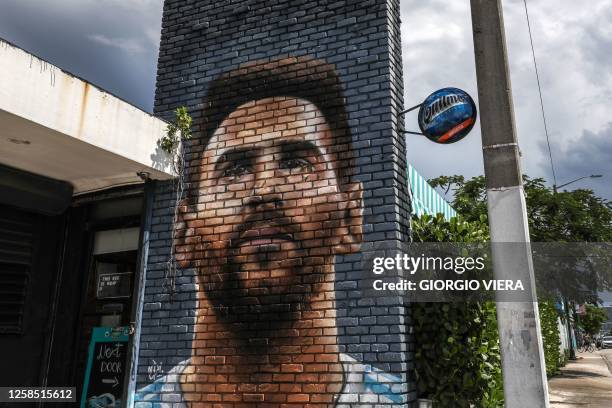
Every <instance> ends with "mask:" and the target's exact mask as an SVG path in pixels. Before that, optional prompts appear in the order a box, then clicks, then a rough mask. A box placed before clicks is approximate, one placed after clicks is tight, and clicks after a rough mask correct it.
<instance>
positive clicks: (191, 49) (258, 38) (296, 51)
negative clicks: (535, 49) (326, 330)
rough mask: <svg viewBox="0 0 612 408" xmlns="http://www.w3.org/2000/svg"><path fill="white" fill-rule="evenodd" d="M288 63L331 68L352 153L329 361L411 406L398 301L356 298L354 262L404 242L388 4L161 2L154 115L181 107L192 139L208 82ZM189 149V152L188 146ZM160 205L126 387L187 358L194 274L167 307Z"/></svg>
mask: <svg viewBox="0 0 612 408" xmlns="http://www.w3.org/2000/svg"><path fill="white" fill-rule="evenodd" d="M295 56H310V57H313V58H316V59H321V60H324V61H326V62H327V63H330V64H333V65H334V66H335V69H336V71H337V73H338V75H339V77H340V80H341V83H342V87H343V90H344V96H345V98H346V110H347V114H348V119H349V120H348V122H349V125H350V127H351V131H352V135H353V147H354V149H356V150H357V152H358V153H357V159H356V165H357V168H358V170H357V176H356V177H357V179H359V180H360V181H361V182H362V183H363V186H364V240H363V241H364V242H363V244H362V246H361V253H360V254H353V255H346V256H338V257H337V260H336V291H337V295H336V309H337V317H336V324H337V326H338V335H339V336H340V338H341V350H340V351H341V352H344V353H347V354H349V355H351V356H353V357H354V358H356V359H357V360H359V361H363V362H365V363H369V364H372V365H373V366H375V367H377V368H379V369H381V370H384V371H387V372H391V373H394V374H398V375H401V376H402V378H403V381H404V384H403V393H404V397H405V400H406V401H413V400H414V399H415V398H416V392H415V384H414V381H413V379H412V378H410V377H409V375H408V372H409V370H410V369H411V368H412V367H413V362H412V361H413V354H414V339H413V337H412V335H411V334H410V310H409V307H407V306H405V305H403V304H402V300H401V299H400V298H393V297H386V298H382V297H377V298H370V297H366V296H364V293H363V289H364V288H365V287H367V285H368V284H369V282H370V280H369V279H370V278H371V271H368V270H367V267H364V264H365V265H367V262H366V261H364V260H366V259H367V258H368V257H370V256H372V254H373V253H381V252H384V253H386V254H387V255H389V256H393V254H394V253H395V252H396V251H400V250H401V249H402V244H403V243H405V242H406V241H407V240H408V236H409V216H410V203H409V198H408V194H407V180H406V167H407V164H406V159H405V151H406V146H405V142H404V138H403V137H402V136H401V134H400V132H399V131H400V130H401V127H402V126H403V125H402V121H400V120H398V119H397V114H398V112H400V111H401V110H402V108H403V102H402V95H403V89H402V65H401V44H400V19H399V1H398V0H389V1H385V0H355V1H333V0H330V1H326V0H286V1H284V0H275V1H261V0H239V1H229V0H222V1H201V0H166V1H165V4H164V14H163V23H162V40H161V46H160V53H159V65H158V77H157V90H156V96H155V114H156V115H158V116H160V117H162V118H165V119H171V118H172V111H173V110H174V109H175V108H176V107H178V106H181V105H184V106H187V107H188V109H189V111H190V113H191V115H192V116H193V118H194V123H195V126H194V129H193V130H194V135H195V136H196V138H197V135H198V134H199V133H201V132H202V129H201V128H200V126H201V121H202V119H203V112H204V110H205V109H206V106H205V103H204V101H205V100H206V96H207V92H208V85H209V84H210V82H211V81H212V80H213V79H215V78H217V77H219V76H220V75H222V74H223V73H226V72H228V71H229V70H232V69H235V68H236V67H238V66H239V65H240V64H244V63H247V62H252V61H260V60H266V59H278V58H288V57H295ZM245 92H248V90H245ZM194 146H195V147H194ZM194 146H192V148H195V149H197V142H196V143H194ZM189 157H190V154H189V153H188V154H187V158H188V159H189ZM172 200H173V197H172V189H171V185H170V184H169V183H160V184H158V186H157V192H156V195H155V204H154V208H153V214H152V216H153V217H152V231H151V241H150V248H149V260H148V265H147V279H146V288H145V300H144V301H145V304H144V312H143V315H142V331H141V334H140V356H139V363H138V364H139V367H138V379H137V383H138V387H142V386H144V385H146V384H148V383H150V382H151V381H153V380H154V379H156V378H158V377H160V376H161V375H163V374H166V373H167V372H168V370H170V369H171V368H172V367H173V366H174V365H175V364H177V363H179V362H181V361H183V360H185V359H186V358H189V357H190V356H191V341H192V339H193V331H194V329H193V327H194V323H195V319H196V313H195V307H196V303H197V302H196V295H197V293H196V290H195V281H194V275H195V272H194V271H193V270H189V269H186V270H181V269H179V270H178V274H177V277H176V281H175V283H176V292H175V293H174V294H173V295H171V294H170V291H169V289H168V285H167V284H168V280H167V279H166V273H167V272H166V266H167V265H166V263H167V261H168V256H169V253H170V247H171V244H172V243H171V228H172V210H171V206H172ZM158 367H161V370H159V369H158ZM168 398H170V399H172V398H174V397H172V396H169V397H168ZM361 405H363V406H368V404H366V403H363V404H361Z"/></svg>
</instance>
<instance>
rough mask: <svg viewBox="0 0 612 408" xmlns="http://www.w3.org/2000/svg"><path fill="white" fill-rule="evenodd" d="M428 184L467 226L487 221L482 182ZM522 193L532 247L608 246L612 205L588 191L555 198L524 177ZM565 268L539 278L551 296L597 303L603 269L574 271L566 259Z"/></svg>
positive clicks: (448, 179)
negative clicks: (541, 244) (535, 244)
mask: <svg viewBox="0 0 612 408" xmlns="http://www.w3.org/2000/svg"><path fill="white" fill-rule="evenodd" d="M429 183H430V184H431V185H433V186H434V187H439V188H441V189H442V190H444V192H445V194H447V195H448V194H449V193H452V199H451V200H450V202H451V205H452V206H453V207H454V208H455V210H457V212H458V213H459V214H461V215H462V216H463V217H465V219H466V221H468V222H470V221H482V220H483V217H484V219H486V217H487V201H486V184H485V178H484V176H477V177H473V178H471V179H465V178H464V177H463V176H457V175H455V176H440V177H437V178H435V179H432V180H429ZM523 187H524V190H525V196H526V202H527V218H528V222H529V233H530V238H531V241H532V242H555V243H570V242H581V243H584V242H599V243H609V242H612V202H610V201H608V200H606V199H603V198H600V197H597V196H596V195H595V194H594V193H593V191H591V190H586V189H579V190H574V191H562V192H558V193H555V192H554V191H553V189H552V188H550V187H548V186H547V185H546V183H545V180H544V179H542V178H530V177H528V176H523ZM608 245H609V244H608ZM606 248H609V246H608V247H606ZM592 250H594V249H589V251H592ZM606 250H608V249H606ZM577 252H579V251H577ZM607 256H609V255H607ZM550 262H554V261H550ZM563 262H564V267H563V268H554V267H553V264H552V263H550V264H549V265H548V268H547V270H548V271H554V272H555V273H556V275H555V276H554V277H551V276H544V275H542V276H540V275H538V277H540V278H541V279H542V281H545V282H546V285H545V286H546V288H547V289H549V292H550V293H560V294H562V295H563V297H564V298H565V299H567V300H570V301H573V302H576V303H585V302H595V301H596V300H597V292H598V291H603V290H609V289H611V288H612V273H609V271H608V272H607V273H606V271H607V269H606V268H598V269H597V268H595V267H594V266H593V264H592V263H589V262H590V261H589V262H585V259H579V258H576V259H574V260H572V261H571V262H574V263H575V264H574V265H570V264H569V263H568V262H570V261H568V260H567V259H566V260H564V261H563ZM543 286H544V285H543Z"/></svg>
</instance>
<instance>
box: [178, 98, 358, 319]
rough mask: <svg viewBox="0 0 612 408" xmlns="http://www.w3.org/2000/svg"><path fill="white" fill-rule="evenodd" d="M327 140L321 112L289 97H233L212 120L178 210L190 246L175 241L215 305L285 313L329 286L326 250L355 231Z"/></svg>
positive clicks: (351, 204)
mask: <svg viewBox="0 0 612 408" xmlns="http://www.w3.org/2000/svg"><path fill="white" fill-rule="evenodd" d="M335 143H336V141H335V140H334V135H333V132H332V131H331V130H330V127H329V124H328V122H327V121H326V119H325V117H324V116H323V114H322V112H321V111H320V110H319V109H318V108H317V107H316V106H315V105H314V104H313V103H311V102H309V101H307V100H304V99H299V98H294V97H274V98H266V99H260V100H256V101H252V102H249V103H247V104H244V105H241V106H239V107H238V108H237V109H236V110H234V111H233V112H232V113H231V114H230V115H229V116H228V117H227V118H225V120H224V121H223V122H222V123H221V124H220V126H219V127H218V128H217V130H216V131H215V133H214V134H213V136H212V137H211V139H210V140H209V141H208V144H207V145H206V146H205V147H204V151H203V152H202V155H201V160H200V162H199V169H198V170H197V171H198V174H200V178H199V180H196V182H195V183H194V185H195V188H197V194H198V199H197V204H196V205H195V211H194V213H193V214H186V215H185V217H184V218H185V220H186V227H187V229H186V230H187V233H186V236H185V243H187V244H190V245H186V246H185V248H183V249H181V248H177V253H178V257H180V259H183V260H188V261H190V264H191V265H194V266H196V268H197V269H198V272H199V279H200V285H201V286H202V287H201V290H203V291H204V292H205V294H206V297H207V298H208V300H209V301H211V302H212V304H213V306H214V307H215V308H219V309H223V308H228V307H233V306H253V305H258V306H261V307H263V306H262V305H265V304H274V305H275V306H278V305H279V304H284V305H290V308H291V311H295V310H294V309H293V307H298V305H303V304H305V303H308V301H309V300H310V301H312V299H313V298H314V297H317V295H318V294H320V293H322V292H323V291H328V290H329V287H330V285H331V288H332V289H333V281H334V276H333V255H334V253H335V248H338V247H339V246H341V245H342V243H343V242H346V241H347V239H346V237H347V236H351V235H355V234H354V233H355V230H354V228H356V227H355V225H354V224H355V222H354V220H351V219H350V217H351V216H354V214H351V213H350V209H351V208H353V209H354V208H355V207H356V205H358V204H355V201H354V200H352V199H351V196H350V193H348V192H346V191H342V190H341V188H340V186H339V183H338V177H337V172H336V169H337V164H338V163H337V162H336V155H335V154H334V153H333V148H334V144H335ZM192 171H193V170H192ZM192 188H193V187H192ZM359 223H360V222H359ZM181 252H182V254H181ZM324 288H326V289H324ZM287 311H290V310H287Z"/></svg>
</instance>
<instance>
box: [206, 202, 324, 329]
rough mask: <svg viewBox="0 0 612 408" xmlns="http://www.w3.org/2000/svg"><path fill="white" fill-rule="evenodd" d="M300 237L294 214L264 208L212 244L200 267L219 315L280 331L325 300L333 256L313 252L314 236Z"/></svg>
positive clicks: (238, 323) (229, 320) (240, 322)
mask: <svg viewBox="0 0 612 408" xmlns="http://www.w3.org/2000/svg"><path fill="white" fill-rule="evenodd" d="M325 232H327V231H325ZM325 232H324V233H323V235H328V234H327V233H325ZM301 236H304V234H303V232H302V229H301V225H300V224H297V223H294V222H292V220H291V218H290V217H285V216H284V214H283V213H282V212H280V211H264V212H257V213H254V214H250V215H248V216H246V217H245V220H244V222H243V223H241V224H239V225H238V227H237V228H236V229H235V231H233V232H232V233H231V236H230V238H229V239H226V240H222V241H220V242H217V243H212V244H211V245H210V246H209V249H208V250H207V251H206V252H205V259H204V260H202V261H203V262H202V265H201V266H200V268H199V271H200V284H201V285H202V289H203V291H204V292H205V294H206V298H207V299H208V301H209V302H210V303H211V305H212V307H213V309H214V310H215V314H216V315H217V317H218V318H220V319H222V320H223V321H224V322H226V323H234V324H237V325H243V326H244V325H246V326H252V325H255V324H256V322H258V323H259V327H260V328H261V329H264V330H265V329H274V330H278V329H279V328H283V327H288V326H291V322H294V321H296V320H299V319H300V316H301V313H302V312H304V311H307V310H310V305H311V303H312V302H313V301H315V300H319V299H320V300H323V299H324V297H325V292H326V291H329V290H333V276H332V277H331V278H330V277H329V276H327V279H326V275H329V274H330V273H333V266H332V265H331V264H332V262H333V256H312V255H311V251H313V249H314V250H316V249H317V248H316V247H314V246H313V245H312V238H310V239H306V240H303V239H300V237H301ZM309 240H310V242H309ZM317 240H318V242H324V241H325V240H324V238H323V237H317ZM326 281H327V284H326V283H325V282H326ZM326 285H327V287H326ZM330 287H331V289H330ZM245 328H246V327H245ZM249 332H250V331H249ZM250 334H252V333H250Z"/></svg>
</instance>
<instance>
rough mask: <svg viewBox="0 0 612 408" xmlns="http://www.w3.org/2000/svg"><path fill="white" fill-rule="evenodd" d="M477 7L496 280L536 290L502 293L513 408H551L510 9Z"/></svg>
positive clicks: (495, 3)
mask: <svg viewBox="0 0 612 408" xmlns="http://www.w3.org/2000/svg"><path fill="white" fill-rule="evenodd" d="M471 7H472V28H473V33H474V51H475V56H476V74H477V79H478V98H479V105H480V123H481V129H482V148H483V156H484V166H485V178H486V183H487V205H488V211H489V227H490V231H491V246H492V250H493V268H494V275H495V279H513V280H514V279H519V278H520V279H523V284H524V286H525V288H526V289H527V290H528V291H529V292H530V295H529V298H528V299H521V301H520V302H517V301H516V299H513V298H511V297H508V296H509V295H508V294H503V293H502V292H497V294H496V300H497V319H498V325H499V337H500V346H501V352H502V372H503V377H504V396H505V406H506V408H526V407H529V408H542V407H548V406H549V400H548V384H547V382H546V369H545V365H544V353H543V348H542V336H541V331H540V319H539V313H538V304H537V298H536V292H535V283H534V282H535V281H534V276H533V260H532V258H531V250H530V247H529V227H528V224H527V212H526V206H525V193H524V190H523V182H522V172H521V166H520V154H519V149H518V144H517V138H516V129H515V125H514V109H513V105H512V91H511V86H510V77H509V72H508V61H507V51H506V41H505V33H504V24H503V10H502V5H501V0H471ZM509 243H510V244H509ZM510 296H511V295H510Z"/></svg>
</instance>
